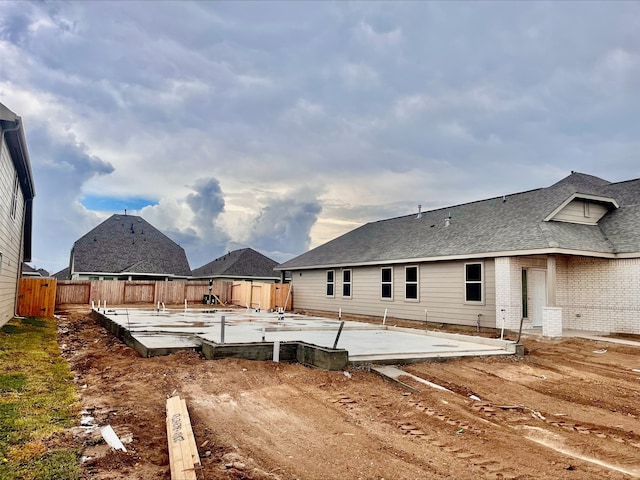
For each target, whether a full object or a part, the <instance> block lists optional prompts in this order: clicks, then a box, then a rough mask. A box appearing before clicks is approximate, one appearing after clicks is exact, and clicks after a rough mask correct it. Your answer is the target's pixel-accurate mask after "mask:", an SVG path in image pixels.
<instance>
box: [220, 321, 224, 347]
mask: <svg viewBox="0 0 640 480" xmlns="http://www.w3.org/2000/svg"><path fill="white" fill-rule="evenodd" d="M220 343H224V315H222V318H221V319H220Z"/></svg>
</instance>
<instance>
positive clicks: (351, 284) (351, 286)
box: [342, 268, 353, 298]
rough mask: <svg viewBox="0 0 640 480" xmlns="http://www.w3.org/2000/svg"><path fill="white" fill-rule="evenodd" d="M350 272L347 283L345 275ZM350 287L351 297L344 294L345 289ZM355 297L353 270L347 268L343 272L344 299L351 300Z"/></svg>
mask: <svg viewBox="0 0 640 480" xmlns="http://www.w3.org/2000/svg"><path fill="white" fill-rule="evenodd" d="M347 272H349V281H348V282H347V281H345V279H344V275H345V273H347ZM347 285H348V286H349V295H345V294H344V287H346V286H347ZM352 296H353V270H351V269H350V268H345V269H344V270H342V298H351V297H352Z"/></svg>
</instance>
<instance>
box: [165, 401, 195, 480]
mask: <svg viewBox="0 0 640 480" xmlns="http://www.w3.org/2000/svg"><path fill="white" fill-rule="evenodd" d="M167 439H168V442H169V464H170V466H171V479H172V480H196V468H202V465H201V464H200V456H199V455H198V447H197V446H196V441H195V438H194V436H193V430H192V428H191V420H190V419H189V412H188V411H187V402H186V401H185V400H184V399H181V398H180V397H179V396H175V397H171V398H169V399H168V400H167Z"/></svg>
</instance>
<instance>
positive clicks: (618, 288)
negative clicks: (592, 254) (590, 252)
mask: <svg viewBox="0 0 640 480" xmlns="http://www.w3.org/2000/svg"><path fill="white" fill-rule="evenodd" d="M557 301H558V306H561V307H562V308H563V315H562V322H563V326H564V328H570V329H579V330H591V331H598V332H619V333H637V334H640V259H637V258H634V259H622V260H607V259H599V258H586V257H564V258H563V259H562V261H561V262H558V296H557Z"/></svg>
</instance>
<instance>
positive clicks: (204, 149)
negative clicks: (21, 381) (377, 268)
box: [0, 0, 640, 272]
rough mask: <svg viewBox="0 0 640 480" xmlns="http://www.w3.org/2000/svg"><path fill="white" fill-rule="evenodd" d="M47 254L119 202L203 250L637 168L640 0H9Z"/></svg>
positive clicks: (292, 241) (198, 252)
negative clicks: (578, 176)
mask: <svg viewBox="0 0 640 480" xmlns="http://www.w3.org/2000/svg"><path fill="white" fill-rule="evenodd" d="M0 103H3V104H4V105H5V106H7V107H8V108H9V109H11V110H12V111H14V112H15V113H16V114H18V115H20V116H21V117H22V119H23V124H24V128H25V131H26V137H27V143H28V147H29V153H30V158H31V164H32V170H33V174H34V180H35V186H36V198H35V200H34V220H33V256H32V262H31V265H32V266H36V267H37V268H45V269H47V270H49V271H50V272H56V271H58V270H60V269H62V268H64V267H66V266H67V265H68V263H69V254H70V250H71V247H72V246H73V242H74V241H75V240H77V239H78V238H80V237H81V236H82V235H84V234H85V233H87V232H88V231H89V230H91V229H92V228H93V227H95V226H96V225H98V224H99V223H100V222H102V221H103V220H105V219H106V218H108V217H109V216H110V215H112V214H114V213H118V214H122V213H124V210H125V209H127V212H128V213H130V214H136V215H140V216H142V217H143V218H144V219H145V220H147V221H148V222H150V223H151V224H153V225H154V226H155V227H156V228H158V229H159V230H161V231H162V232H164V233H165V234H167V235H168V236H169V237H170V238H172V239H173V240H174V241H176V242H177V243H179V244H180V245H181V246H182V247H183V248H184V249H185V251H186V253H187V257H188V260H189V263H190V265H191V268H193V269H195V268H198V267H200V266H202V265H204V264H205V263H208V262H209V261H211V260H213V259H215V258H217V257H219V256H221V255H223V254H224V253H226V252H227V251H232V250H235V249H237V248H244V247H251V248H253V249H255V250H258V251H259V252H261V253H263V254H265V255H267V256H268V257H270V258H273V259H274V260H276V261H278V262H283V261H286V260H288V259H290V258H292V257H294V256H296V255H299V254H301V253H304V252H306V251H307V250H309V249H310V248H313V247H316V246H318V245H320V244H323V243H325V242H327V241H329V240H331V239H333V238H335V237H337V236H339V235H342V234H343V233H346V232H347V231H349V230H352V229H354V228H356V227H358V226H360V225H362V224H364V223H366V222H370V221H376V220H380V219H384V218H390V217H396V216H401V215H407V214H411V213H414V212H417V209H418V205H422V209H423V210H430V209H434V208H440V207H446V206H452V205H456V204H460V203H465V202H469V201H474V200H481V199H485V198H491V197H497V196H501V195H504V194H510V193H515V192H520V191H525V190H530V189H534V188H539V187H547V186H550V185H552V184H553V183H555V182H557V181H559V180H560V179H562V178H564V177H566V176H567V175H569V174H570V173H571V171H574V170H575V171H578V172H582V173H588V174H591V175H595V176H599V177H601V178H605V179H607V180H610V181H623V180H629V179H634V178H638V177H639V176H640V175H639V174H638V165H639V163H638V160H639V153H638V152H640V135H639V131H640V121H638V112H640V2H635V1H625V2H623V1H619V2H597V1H589V2H584V3H583V2H578V1H571V2H534V1H530V2H508V1H499V2H480V1H474V2H428V1H421V2H401V1H396V2H383V1H375V2H346V1H341V2H329V1H322V2H311V1H304V2H302V1H300V2H293V1H289V2H268V1H259V2H250V1H235V2H204V1H200V2H187V1H180V2H177V1H176V2H171V1H163V2H156V1H151V0H148V1H142V2H135V1H126V2H125V1H121V2H115V1H108V0H102V1H83V2H80V1H72V2H68V1H67V2H65V1H55V2H42V1H40V2H33V3H30V2H24V1H15V2H14V1H4V2H2V9H1V11H0Z"/></svg>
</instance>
